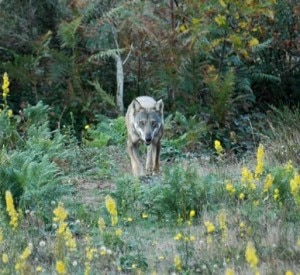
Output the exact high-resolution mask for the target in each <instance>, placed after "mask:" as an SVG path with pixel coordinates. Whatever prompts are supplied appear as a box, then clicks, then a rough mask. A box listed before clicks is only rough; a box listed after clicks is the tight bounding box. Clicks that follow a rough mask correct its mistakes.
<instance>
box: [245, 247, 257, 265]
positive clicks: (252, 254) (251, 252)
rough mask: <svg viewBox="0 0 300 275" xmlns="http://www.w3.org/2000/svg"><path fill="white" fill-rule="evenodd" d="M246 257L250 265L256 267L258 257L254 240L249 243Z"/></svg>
mask: <svg viewBox="0 0 300 275" xmlns="http://www.w3.org/2000/svg"><path fill="white" fill-rule="evenodd" d="M245 257H246V261H247V263H248V264H249V265H250V267H251V268H256V267H257V265H258V262H259V260H258V257H257V255H256V249H255V247H254V245H253V243H252V242H248V243H247V247H246V252H245Z"/></svg>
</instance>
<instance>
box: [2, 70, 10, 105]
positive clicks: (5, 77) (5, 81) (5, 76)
mask: <svg viewBox="0 0 300 275" xmlns="http://www.w3.org/2000/svg"><path fill="white" fill-rule="evenodd" d="M9 84H10V82H9V78H8V74H7V73H6V72H5V73H4V74H3V84H2V90H3V93H2V97H3V100H4V101H6V98H7V96H8V94H9Z"/></svg>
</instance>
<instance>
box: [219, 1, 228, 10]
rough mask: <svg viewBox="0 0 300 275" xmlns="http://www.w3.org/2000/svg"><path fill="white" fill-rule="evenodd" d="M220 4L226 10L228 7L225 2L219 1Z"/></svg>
mask: <svg viewBox="0 0 300 275" xmlns="http://www.w3.org/2000/svg"><path fill="white" fill-rule="evenodd" d="M219 3H220V5H221V6H222V7H223V8H225V7H226V5H227V4H226V3H225V1H224V0H219Z"/></svg>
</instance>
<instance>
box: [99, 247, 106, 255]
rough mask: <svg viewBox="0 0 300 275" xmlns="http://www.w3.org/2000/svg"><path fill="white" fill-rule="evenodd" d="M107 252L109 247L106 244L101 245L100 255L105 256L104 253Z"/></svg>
mask: <svg viewBox="0 0 300 275" xmlns="http://www.w3.org/2000/svg"><path fill="white" fill-rule="evenodd" d="M106 254H107V249H106V247H105V246H101V247H100V255H101V256H104V255H106Z"/></svg>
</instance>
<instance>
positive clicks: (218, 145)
mask: <svg viewBox="0 0 300 275" xmlns="http://www.w3.org/2000/svg"><path fill="white" fill-rule="evenodd" d="M214 147H215V150H216V152H217V154H218V155H221V154H222V153H223V151H224V149H223V147H222V145H221V142H220V141H219V140H215V142H214Z"/></svg>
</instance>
